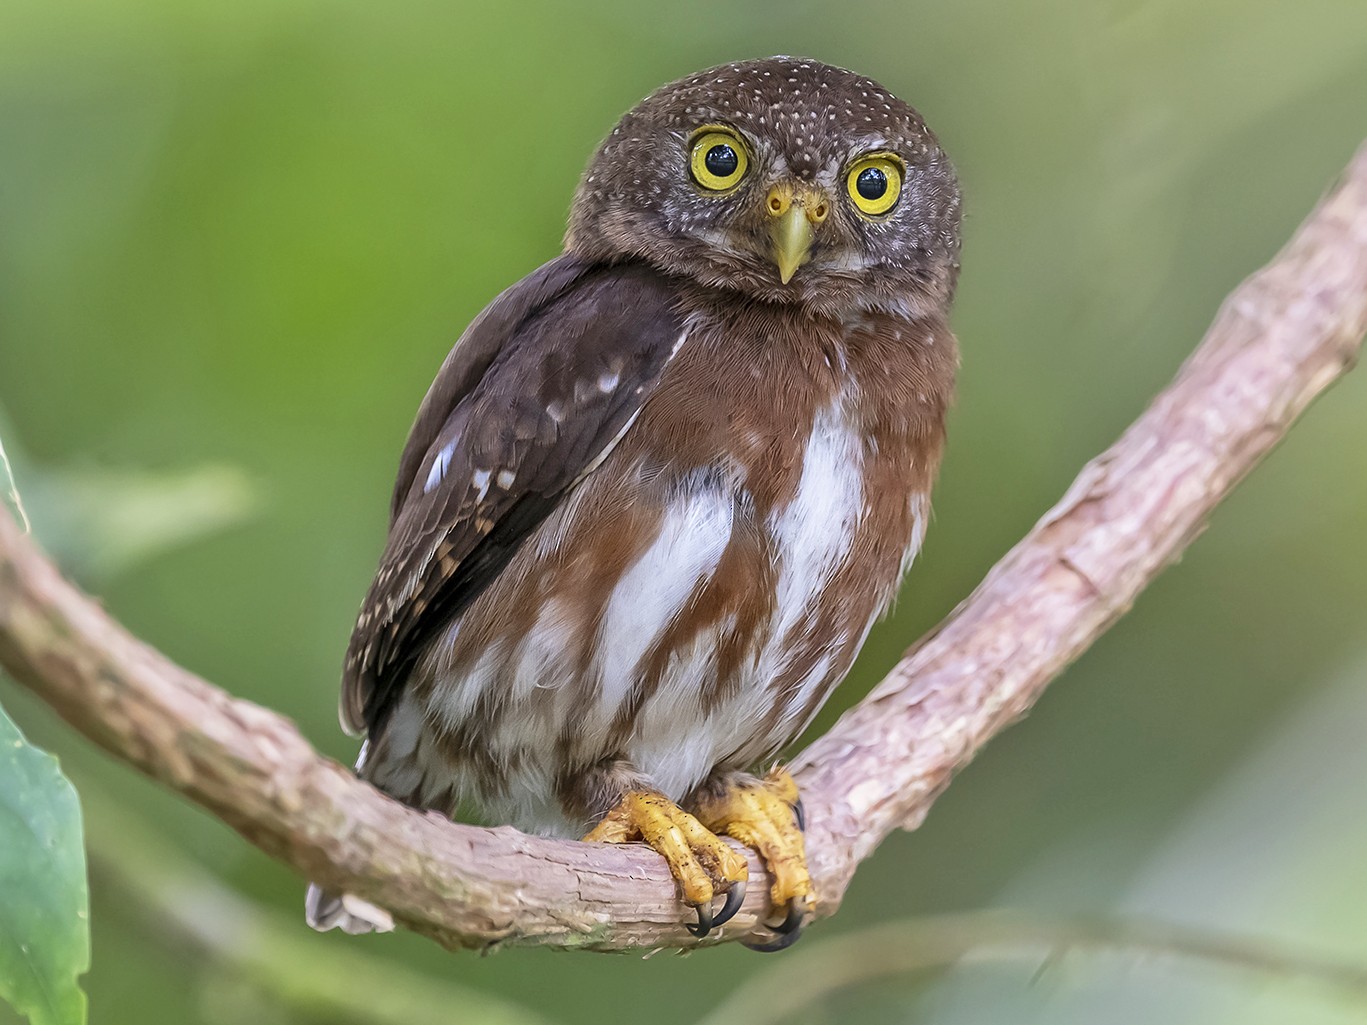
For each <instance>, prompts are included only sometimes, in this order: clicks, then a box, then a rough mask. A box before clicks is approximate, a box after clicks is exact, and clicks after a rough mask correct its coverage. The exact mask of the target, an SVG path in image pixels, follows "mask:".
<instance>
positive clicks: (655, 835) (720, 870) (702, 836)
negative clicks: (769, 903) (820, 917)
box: [584, 790, 750, 936]
mask: <svg viewBox="0 0 1367 1025" xmlns="http://www.w3.org/2000/svg"><path fill="white" fill-rule="evenodd" d="M584 839H585V840H586V841H589V842H599V843H631V842H633V841H636V840H642V841H644V842H645V843H646V844H648V845H649V846H650V847H651V848H653V849H654V850H655V851H657V852H658V853H659V854H660V855H661V856H662V857H663V858H664V859H665V861H666V862H668V863H669V870H670V871H671V872H672V873H673V874H674V878H675V879H677V880H678V882H679V889H680V890H681V891H682V893H683V899H684V900H685V901H686V902H688V903H689V904H691V905H693V906H694V907H696V908H698V923H699V928H698V929H691V930H690V931H692V932H693V933H694V935H697V936H705V935H706V934H707V932H708V931H709V929H710V928H711V925H712V913H711V904H712V898H713V897H714V896H715V895H716V894H718V893H727V892H729V891H731V890H733V889H735V888H736V887H737V886H739V887H741V893H742V894H743V893H744V889H743V886H744V883H745V880H746V878H747V877H748V876H749V874H750V873H749V869H748V868H747V867H746V864H745V858H744V857H743V856H741V855H740V854H739V853H738V852H737V851H736V850H735V849H734V848H732V847H731V845H730V844H728V843H726V841H724V840H722V839H721V838H720V837H718V836H717V835H716V834H715V833H712V832H710V831H709V830H707V829H706V828H704V827H703V825H702V823H700V822H699V821H698V820H697V819H696V818H694V817H693V816H692V815H690V814H688V812H686V811H684V810H683V809H682V808H680V807H679V806H678V805H677V804H675V803H674V802H673V801H671V800H669V798H667V797H665V796H664V795H663V794H660V793H656V792H654V791H650V790H633V791H631V792H629V793H628V794H627V795H626V796H625V797H623V798H622V800H621V802H620V803H619V804H618V805H617V807H615V808H613V809H612V811H610V812H608V813H607V815H606V816H604V818H603V820H602V821H601V822H599V823H598V825H596V826H594V827H593V829H592V830H590V831H589V833H588V835H587V836H585V837H584ZM732 903H734V904H735V905H736V907H739V901H738V900H736V901H728V907H729V905H730V904H732ZM730 910H731V912H732V913H733V914H734V911H735V909H734V908H730ZM725 917H726V918H729V917H730V915H726V916H725ZM717 924H718V925H720V924H722V921H721V920H719V921H718V922H717Z"/></svg>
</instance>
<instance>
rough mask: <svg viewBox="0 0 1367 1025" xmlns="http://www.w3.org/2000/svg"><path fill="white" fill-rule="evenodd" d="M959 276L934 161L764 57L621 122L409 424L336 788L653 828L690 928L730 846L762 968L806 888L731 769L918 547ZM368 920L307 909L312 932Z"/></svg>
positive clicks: (810, 687)
mask: <svg viewBox="0 0 1367 1025" xmlns="http://www.w3.org/2000/svg"><path fill="white" fill-rule="evenodd" d="M958 254H959V189H958V185H957V183H956V180H955V175H954V171H953V169H952V167H951V165H950V163H949V161H948V160H947V159H946V157H945V154H944V153H943V152H942V151H941V149H940V146H939V144H938V142H937V141H936V138H935V136H934V135H933V134H932V133H931V131H930V130H929V129H928V128H927V127H926V125H925V122H924V121H922V119H921V117H920V116H919V115H918V114H917V113H916V111H914V110H913V109H912V108H910V107H909V106H907V105H906V104H905V103H903V102H902V101H901V100H898V99H897V98H896V97H894V96H893V95H891V94H890V93H889V92H888V91H887V90H886V89H884V88H883V87H882V86H880V85H878V84H877V83H876V82H874V81H872V80H870V79H868V78H863V77H861V76H859V75H856V74H854V73H852V72H849V71H844V70H842V69H839V68H834V67H830V66H828V65H825V64H821V63H819V62H817V61H813V60H804V59H797V58H789V57H775V58H773V59H769V60H757V61H748V62H743V63H737V64H728V65H725V66H722V67H717V68H712V69H710V70H708V71H702V72H699V73H697V74H695V75H692V76H690V77H688V78H685V79H682V80H681V81H678V82H675V83H673V84H671V85H667V86H665V87H664V88H662V89H660V90H659V91H657V92H655V93H654V94H652V95H651V96H649V97H647V98H646V99H645V100H643V101H642V102H641V103H640V104H639V105H638V106H636V107H635V108H634V109H632V110H631V111H630V112H628V113H627V114H626V115H625V116H624V117H623V118H622V120H621V121H620V122H619V123H618V125H617V126H616V127H615V128H614V129H613V130H612V133H611V134H610V135H609V136H608V137H607V139H606V140H605V141H604V142H603V144H602V146H601V147H600V148H599V150H598V152H597V153H596V155H595V156H594V157H593V160H592V162H591V163H590V164H589V167H588V170H587V171H586V172H585V174H584V177H583V179H582V181H581V182H580V185H579V189H578V192H577V193H576V195H575V198H574V205H573V210H572V212H571V215H570V223H569V230H568V231H567V233H566V235H565V247H564V253H563V254H562V255H561V256H559V257H557V258H555V259H554V260H552V261H551V262H549V263H547V264H546V265H545V266H543V267H541V268H540V269H539V270H537V271H535V272H533V273H532V274H531V275H530V276H528V277H527V278H524V279H523V280H522V281H520V282H518V283H517V284H515V285H513V286H512V287H511V288H510V289H508V290H507V291H506V292H504V293H503V294H502V295H500V296H498V297H497V298H496V299H495V300H494V301H493V302H492V303H491V304H490V305H489V306H488V307H487V308H486V309H485V310H484V311H483V312H482V313H481V314H480V315H479V316H478V317H477V318H476V319H475V321H474V322H473V323H472V324H471V325H470V326H469V328H467V329H466V331H465V333H464V334H463V335H462V336H461V338H460V340H459V341H458V342H457V343H456V345H455V347H454V348H453V349H452V351H451V353H450V355H449V356H448V357H447V358H446V361H445V363H444V364H443V365H442V367H441V369H440V371H439V372H438V374H437V378H436V381H435V382H434V383H433V385H432V387H431V390H430V391H429V392H428V394H427V397H426V399H424V401H423V403H422V406H421V408H420V409H419V411H418V414H417V419H416V422H415V423H414V425H413V429H412V434H411V436H410V437H409V440H408V444H407V447H406V448H405V450H404V453H403V456H402V459H401V462H400V467H399V474H398V481H397V483H396V485H395V487H394V494H393V501H392V505H391V521H390V528H389V537H388V542H387V544H386V546H385V550H384V554H383V557H382V559H381V561H380V567H379V571H378V573H377V574H376V576H375V580H374V583H373V584H372V585H371V588H370V592H369V593H368V594H367V596H366V598H365V603H364V605H363V606H362V609H361V612H360V616H359V619H358V621H357V623H356V629H355V633H354V634H353V636H352V639H351V644H350V647H349V649H348V651H347V655H346V663H345V670H344V678H343V683H342V719H343V722H344V724H345V725H346V726H348V727H350V728H351V729H353V730H356V731H360V732H363V733H364V734H365V736H366V742H365V744H364V746H363V748H362V751H361V756H360V760H359V761H358V763H357V766H356V768H357V771H358V772H359V774H360V775H361V776H362V777H363V778H364V779H367V780H369V781H370V782H371V783H373V784H374V785H375V786H377V787H378V788H380V789H381V790H383V791H385V792H387V793H389V794H391V795H393V796H394V797H396V798H398V799H399V800H401V801H403V802H405V803H407V804H409V805H412V806H414V807H417V808H434V809H439V810H440V811H441V812H443V813H445V814H448V815H454V814H456V812H457V809H458V808H460V809H469V810H472V811H473V812H474V813H476V814H477V815H479V816H480V817H482V818H483V819H484V820H486V821H488V822H490V823H510V824H512V825H514V826H516V827H518V828H520V829H523V830H526V831H529V832H533V833H541V834H547V835H554V836H563V837H581V838H584V839H588V840H593V841H608V842H627V841H635V840H644V841H645V842H646V843H648V844H649V845H650V846H652V847H653V848H655V849H656V850H657V851H659V852H660V853H661V854H662V855H663V856H664V857H665V858H666V859H667V860H668V862H669V864H670V868H671V869H672V871H673V873H674V876H675V878H676V879H677V880H678V882H679V885H680V888H681V892H682V896H683V899H684V900H685V901H686V902H687V903H688V904H690V905H692V906H693V907H694V908H696V910H697V916H698V922H697V925H696V926H692V927H691V928H692V930H693V931H694V933H695V934H698V935H703V934H705V933H706V932H707V931H708V929H709V928H712V927H716V926H719V925H720V924H722V923H723V922H724V921H726V920H727V919H729V918H730V917H731V915H733V914H734V913H735V911H736V909H737V908H738V907H739V905H740V899H741V894H742V893H743V887H744V879H745V874H746V868H745V861H744V859H743V858H741V857H740V855H739V854H738V853H737V852H736V851H735V850H733V849H732V848H731V847H730V846H729V845H727V844H726V843H724V842H723V841H722V840H720V839H719V838H718V837H719V835H730V836H732V837H734V838H736V839H738V840H740V841H741V842H742V843H743V844H748V845H751V846H754V847H755V848H757V850H758V852H759V854H760V856H761V857H762V858H763V859H764V860H765V862H766V864H767V865H768V866H769V868H770V869H771V872H772V873H773V876H774V884H773V888H772V892H771V904H772V906H771V914H770V920H771V922H772V923H774V924H771V925H770V926H769V928H770V929H772V930H774V935H773V936H771V937H769V938H768V939H767V941H766V942H762V943H757V944H755V945H757V946H760V947H761V948H770V949H772V948H775V947H779V946H782V945H785V944H786V943H787V942H790V941H791V939H792V938H794V937H795V936H796V935H797V932H796V927H797V925H798V924H799V923H800V921H801V918H802V915H803V912H804V910H805V909H806V908H807V906H808V905H809V903H810V902H811V900H812V899H813V895H812V892H811V883H810V880H809V877H808V875H807V870H806V864H805V858H804V854H803V847H802V833H801V828H800V827H801V823H800V814H799V812H800V804H799V803H798V800H797V789H796V787H795V785H794V783H793V780H792V778H791V777H790V776H789V775H788V774H787V773H786V772H784V771H783V770H782V769H778V768H774V769H772V771H770V772H769V773H768V774H767V775H766V776H763V777H760V776H755V775H751V774H750V773H751V772H752V771H753V770H755V769H757V768H760V767H762V766H765V765H766V760H768V759H772V758H773V757H774V756H775V755H776V754H777V753H778V752H779V751H780V750H781V749H782V748H783V746H784V745H785V744H786V743H788V742H789V741H790V740H792V739H793V738H794V737H795V736H796V735H797V734H798V733H799V732H800V731H801V730H802V729H803V728H804V727H805V726H806V725H807V724H808V723H809V722H810V721H811V719H812V717H813V716H814V715H815V713H816V711H817V710H818V709H819V708H820V707H821V704H822V702H823V701H825V700H826V697H827V696H828V695H829V693H830V691H831V689H832V688H833V687H834V685H835V684H836V683H837V682H838V681H839V680H840V679H841V678H842V677H843V676H844V675H845V673H846V672H847V671H848V670H849V668H850V665H851V663H852V662H853V661H854V657H855V654H856V653H857V652H858V650H859V648H860V645H861V644H862V643H863V641H864V638H865V637H866V635H867V634H868V631H869V628H870V626H871V625H872V624H873V622H874V621H875V620H876V619H877V618H878V616H879V615H880V614H881V613H882V612H883V611H884V610H885V609H886V608H887V607H888V604H889V603H890V602H891V601H892V598H893V596H894V594H895V593H896V591H897V587H898V583H899V581H900V579H901V577H902V574H903V572H904V571H905V570H906V568H907V566H908V565H909V563H910V562H911V560H912V557H913V556H914V555H915V553H916V551H917V548H918V547H919V545H920V543H921V538H922V535H923V533H924V531H925V527H926V521H927V519H928V516H929V495H930V490H931V484H932V482H933V479H934V477H935V474H936V470H937V467H938V465H939V461H940V454H941V450H942V448H943V442H944V421H945V413H946V408H947V406H948V404H949V401H950V396H951V391H952V389H953V380H954V373H955V368H956V365H957V351H956V346H955V341H954V337H953V335H952V334H951V332H950V329H949V326H948V324H947V313H948V309H949V305H950V301H951V298H952V295H953V291H954V285H955V280H956V277H957V274H958V265H959V261H958ZM722 894H725V895H726V902H725V905H724V906H723V907H722V908H721V909H720V910H714V908H713V900H714V896H717V897H719V896H721V895H722ZM366 911H367V908H366V907H365V906H364V905H363V904H362V902H359V901H354V900H351V899H348V898H346V897H344V896H341V895H333V894H329V893H325V892H322V891H319V890H318V889H317V888H316V887H315V888H313V889H312V890H311V891H310V895H309V901H308V914H309V920H310V922H311V923H312V924H313V925H314V926H315V927H318V928H330V927H332V926H337V925H340V926H342V927H344V928H347V929H350V930H353V931H359V930H362V929H364V928H366V922H365V920H364V919H365V918H366V917H367V915H366ZM780 919H781V921H780Z"/></svg>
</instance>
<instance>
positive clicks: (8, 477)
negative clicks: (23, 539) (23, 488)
mask: <svg viewBox="0 0 1367 1025" xmlns="http://www.w3.org/2000/svg"><path fill="white" fill-rule="evenodd" d="M0 469H3V470H4V471H5V497H6V498H8V499H9V501H10V504H11V505H12V506H14V511H15V512H16V513H18V514H19V525H20V526H22V527H23V528H24V533H25V534H31V533H33V524H32V523H30V522H29V518H28V513H27V512H26V511H25V510H24V499H23V498H22V497H21V496H20V494H19V484H18V482H17V481H16V480H15V479H14V467H12V466H11V465H10V461H9V454H8V453H7V452H6V451H5V439H4V438H0Z"/></svg>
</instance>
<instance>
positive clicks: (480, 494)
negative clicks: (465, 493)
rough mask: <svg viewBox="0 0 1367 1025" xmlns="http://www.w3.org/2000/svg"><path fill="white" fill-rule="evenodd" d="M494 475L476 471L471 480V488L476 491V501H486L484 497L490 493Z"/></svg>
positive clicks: (485, 471) (484, 471) (488, 472)
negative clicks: (490, 481) (490, 482)
mask: <svg viewBox="0 0 1367 1025" xmlns="http://www.w3.org/2000/svg"><path fill="white" fill-rule="evenodd" d="M492 476H493V474H492V473H491V472H490V471H488V470H476V471H475V472H474V475H473V476H472V477H471V478H470V486H471V487H473V488H474V489H475V500H476V501H478V502H483V501H484V496H485V495H487V494H488V493H489V479H490V478H491V477H492Z"/></svg>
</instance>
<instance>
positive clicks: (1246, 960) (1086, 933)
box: [697, 911, 1367, 1025]
mask: <svg viewBox="0 0 1367 1025" xmlns="http://www.w3.org/2000/svg"><path fill="white" fill-rule="evenodd" d="M1074 951H1082V952H1087V953H1101V952H1104V951H1123V952H1128V953H1131V954H1146V955H1151V956H1154V957H1160V958H1167V959H1186V960H1193V961H1198V962H1206V963H1209V964H1213V965H1219V966H1223V967H1226V968H1234V969H1238V970H1241V971H1246V972H1252V973H1254V974H1256V975H1258V976H1261V977H1263V978H1276V979H1283V980H1304V981H1306V982H1313V983H1317V984H1319V985H1321V986H1324V987H1327V988H1329V989H1333V990H1335V991H1338V992H1339V993H1342V994H1344V995H1346V996H1348V997H1351V998H1353V999H1354V1000H1357V1001H1359V1002H1361V1001H1364V1000H1367V964H1363V963H1361V962H1354V961H1345V960H1342V959H1339V958H1334V957H1331V956H1327V955H1323V954H1318V953H1314V952H1311V951H1307V950H1301V949H1298V948H1294V947H1290V946H1286V945H1284V944H1280V943H1276V942H1274V941H1271V940H1261V939H1251V938H1248V937H1244V936H1231V935H1228V934H1225V933H1219V932H1214V931H1211V930H1206V929H1193V928H1189V927H1187V926H1182V925H1176V924H1172V923H1168V922H1156V921H1146V920H1143V919H1133V918H1066V919H1047V918H1041V917H1039V916H1035V915H1030V914H1027V913H1024V912H1006V911H983V912H972V913H968V914H958V915H932V916H927V917H925V918H916V919H912V920H910V921H906V922H893V923H889V924H887V925H881V926H877V927H875V928H872V929H865V930H861V931H859V932H857V933H851V934H849V935H846V936H838V937H834V938H831V939H826V940H823V941H821V942H819V943H813V944H812V945H810V946H808V947H806V948H799V951H795V952H794V953H793V954H790V955H789V956H788V957H786V958H783V959H781V960H777V959H776V960H775V962H774V963H773V965H772V967H769V968H768V969H767V970H766V971H764V972H762V973H760V974H758V975H755V976H752V977H751V978H750V979H749V980H748V981H746V982H745V983H743V984H742V985H741V986H740V988H739V989H737V990H736V991H735V992H734V993H732V994H731V995H730V996H729V997H727V998H726V999H725V1000H723V1001H722V1002H721V1003H720V1004H718V1005H717V1006H716V1007H715V1008H714V1009H713V1010H712V1011H711V1013H709V1014H708V1015H707V1016H706V1017H704V1018H703V1019H702V1020H701V1021H699V1022H698V1023H697V1025H732V1023H734V1022H745V1025H767V1023H769V1022H786V1021H791V1020H792V1019H793V1018H795V1017H796V1016H797V1015H798V1014H799V1013H800V1012H801V1011H802V1010H804V1009H806V1008H810V1007H812V1006H813V1005H814V1004H815V1003H816V1002H818V1001H820V1000H823V999H826V998H828V997H831V996H833V995H835V994H836V993H838V992H840V991H842V990H845V989H848V988H850V987H852V986H856V985H859V984H861V983H867V982H873V981H875V980H879V979H891V978H898V977H904V976H909V975H913V974H915V973H916V972H921V971H925V970H927V969H931V968H944V967H947V966H949V965H953V964H956V963H957V962H959V961H961V960H963V959H964V958H965V957H967V956H969V955H972V957H973V959H974V961H981V960H983V959H985V958H987V959H1001V960H1006V959H1010V960H1018V959H1021V958H1024V957H1038V956H1039V954H1040V953H1041V952H1044V953H1046V954H1048V955H1049V956H1050V957H1051V958H1059V957H1062V956H1063V955H1065V954H1068V953H1071V952H1074Z"/></svg>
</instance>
